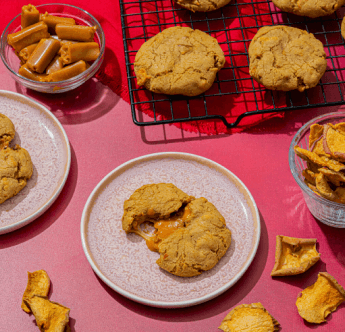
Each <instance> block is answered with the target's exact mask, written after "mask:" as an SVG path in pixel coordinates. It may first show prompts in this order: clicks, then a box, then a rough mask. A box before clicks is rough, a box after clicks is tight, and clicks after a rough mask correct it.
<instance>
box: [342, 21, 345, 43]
mask: <svg viewBox="0 0 345 332" xmlns="http://www.w3.org/2000/svg"><path fill="white" fill-rule="evenodd" d="M341 35H342V36H343V38H344V39H345V16H344V18H343V21H342V22H341Z"/></svg>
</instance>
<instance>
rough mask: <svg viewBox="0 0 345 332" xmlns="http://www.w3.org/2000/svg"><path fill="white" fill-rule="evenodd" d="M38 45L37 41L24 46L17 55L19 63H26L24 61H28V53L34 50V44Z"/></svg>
mask: <svg viewBox="0 0 345 332" xmlns="http://www.w3.org/2000/svg"><path fill="white" fill-rule="evenodd" d="M37 45H38V43H35V44H31V45H29V46H26V47H24V48H23V49H22V50H21V51H20V52H19V54H18V57H19V59H20V61H21V64H22V65H23V64H24V63H26V61H28V59H29V57H30V55H31V54H32V52H33V51H34V49H35V48H36V46H37Z"/></svg>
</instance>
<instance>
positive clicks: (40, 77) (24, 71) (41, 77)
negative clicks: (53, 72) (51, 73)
mask: <svg viewBox="0 0 345 332" xmlns="http://www.w3.org/2000/svg"><path fill="white" fill-rule="evenodd" d="M18 73H19V75H22V76H24V77H26V78H28V79H29V80H33V81H39V82H45V78H46V77H47V75H46V74H37V73H35V72H33V71H31V70H30V69H29V68H28V66H27V64H25V65H23V66H21V67H20V68H19V72H18Z"/></svg>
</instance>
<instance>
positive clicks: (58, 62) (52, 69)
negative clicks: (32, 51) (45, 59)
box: [46, 55, 63, 75]
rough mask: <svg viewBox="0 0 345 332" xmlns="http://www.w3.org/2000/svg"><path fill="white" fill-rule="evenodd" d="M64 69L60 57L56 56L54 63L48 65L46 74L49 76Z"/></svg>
mask: <svg viewBox="0 0 345 332" xmlns="http://www.w3.org/2000/svg"><path fill="white" fill-rule="evenodd" d="M62 68H63V63H62V59H61V57H60V55H56V56H55V58H54V59H53V60H52V62H51V63H50V64H49V65H48V67H47V69H46V73H47V74H48V75H49V74H51V73H54V72H56V71H58V70H60V69H62Z"/></svg>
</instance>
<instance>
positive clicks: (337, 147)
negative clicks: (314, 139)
mask: <svg viewBox="0 0 345 332" xmlns="http://www.w3.org/2000/svg"><path fill="white" fill-rule="evenodd" d="M323 146H324V150H325V152H326V153H330V154H331V155H332V156H333V157H334V158H336V159H338V160H340V161H345V137H344V135H343V134H341V133H339V132H338V131H337V130H334V129H333V128H332V127H331V125H325V128H324V140H323Z"/></svg>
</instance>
